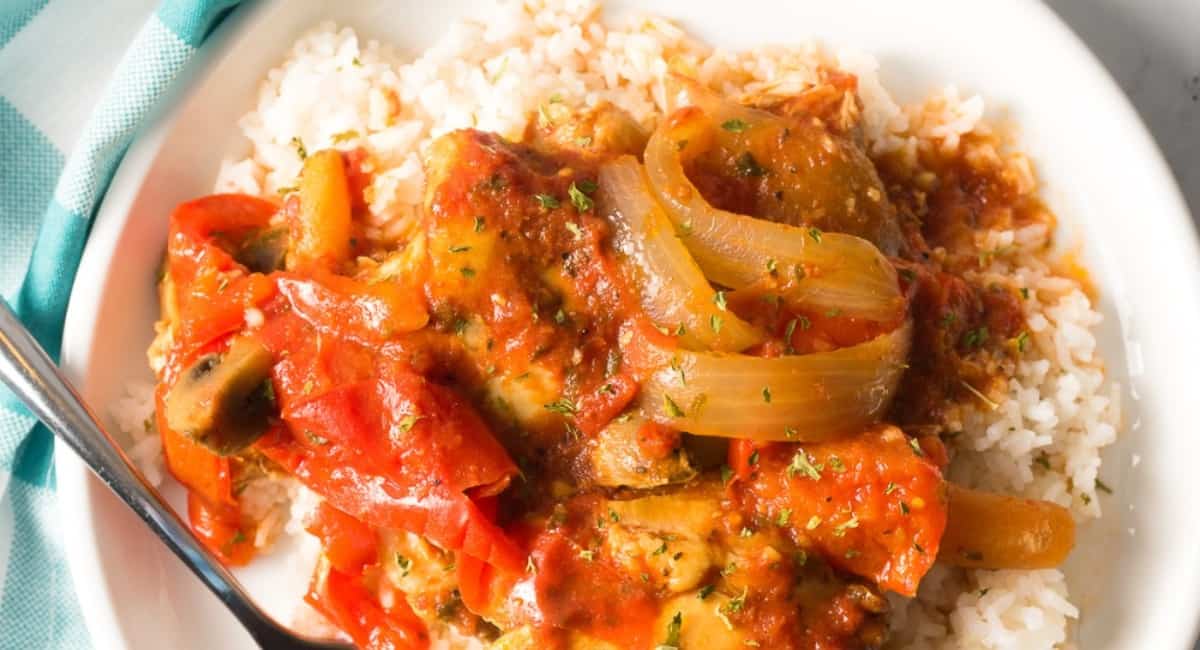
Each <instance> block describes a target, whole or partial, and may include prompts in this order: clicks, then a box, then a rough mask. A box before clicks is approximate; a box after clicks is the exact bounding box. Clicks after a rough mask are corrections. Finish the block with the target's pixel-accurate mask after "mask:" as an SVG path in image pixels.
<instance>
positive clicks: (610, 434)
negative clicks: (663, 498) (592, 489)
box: [588, 418, 696, 488]
mask: <svg viewBox="0 0 1200 650" xmlns="http://www.w3.org/2000/svg"><path fill="white" fill-rule="evenodd" d="M646 425H647V421H646V420H644V419H641V418H630V419H627V420H624V421H613V422H611V423H609V425H608V426H606V427H604V428H603V429H601V430H600V433H599V434H598V435H597V436H596V437H595V438H594V439H593V440H592V442H591V443H589V447H588V456H589V458H590V459H591V463H592V479H593V480H594V481H595V483H596V485H602V486H605V487H634V488H651V487H658V486H660V485H667V484H668V483H682V482H684V481H687V480H690V479H692V478H693V477H695V476H696V470H694V469H693V468H692V464H691V461H690V459H689V458H688V454H687V452H686V451H685V450H684V449H682V448H680V449H676V450H675V451H674V452H672V453H670V454H669V455H667V456H652V455H649V454H647V453H646V451H645V449H644V445H643V444H641V441H640V440H639V431H640V430H641V429H642V427H644V426H646ZM650 426H655V425H654V424H652V423H651V424H650Z"/></svg>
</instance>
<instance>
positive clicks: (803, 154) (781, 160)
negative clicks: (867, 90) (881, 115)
mask: <svg viewBox="0 0 1200 650" xmlns="http://www.w3.org/2000/svg"><path fill="white" fill-rule="evenodd" d="M680 83H682V84H684V87H685V88H686V91H687V101H686V103H685V104H684V105H690V106H692V108H685V109H682V110H680V111H678V112H676V113H675V114H674V115H673V116H672V117H671V122H670V125H671V129H672V137H673V138H674V139H675V140H676V142H678V143H680V144H679V146H680V156H681V158H682V160H683V164H684V169H685V171H686V172H687V175H688V177H689V178H690V179H691V181H692V182H693V183H694V184H695V185H696V187H697V188H698V189H699V190H700V192H701V193H702V194H703V195H704V197H705V198H706V199H708V201H709V202H710V203H712V204H713V205H714V206H716V207H718V208H722V209H725V210H729V211H732V212H738V213H741V214H749V215H753V216H756V217H762V218H765V219H770V220H772V221H778V222H781V223H787V224H791V225H795V226H806V227H815V228H819V229H821V230H828V231H831V232H843V233H848V234H851V235H857V236H859V237H862V238H864V239H867V240H868V241H870V242H872V243H874V244H875V245H876V246H878V247H879V249H880V250H882V251H883V252H884V253H885V254H887V255H895V254H896V253H897V252H899V251H900V249H901V247H902V246H903V245H904V240H903V237H902V233H901V229H900V226H899V222H898V220H897V216H896V211H895V209H893V207H892V206H891V204H890V203H889V202H888V199H887V194H886V193H885V191H884V187H883V182H882V181H881V180H880V178H879V174H878V173H877V172H876V170H875V165H874V163H873V162H872V161H871V159H870V157H869V156H868V155H867V152H866V149H865V147H864V145H863V143H862V142H861V140H860V139H859V138H858V137H855V136H856V134H855V132H854V129H849V130H847V129H844V128H842V127H843V126H845V124H843V123H842V122H841V121H838V120H831V121H828V122H827V121H825V120H822V119H821V118H820V117H817V116H815V115H809V114H803V113H797V112H795V111H796V110H797V109H796V106H802V105H803V104H796V105H793V106H790V107H789V111H790V114H787V115H777V114H775V113H770V112H767V111H763V110H758V109H754V108H750V107H746V106H742V105H739V104H735V103H733V102H730V101H727V100H724V99H722V98H720V97H717V96H716V95H714V94H713V93H711V92H710V91H708V90H707V89H705V88H703V87H701V86H700V85H699V84H697V83H695V82H693V81H690V80H681V81H680ZM846 119H847V120H850V119H852V118H846ZM831 123H832V124H835V126H831Z"/></svg>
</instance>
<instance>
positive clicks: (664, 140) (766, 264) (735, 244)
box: [645, 109, 904, 322]
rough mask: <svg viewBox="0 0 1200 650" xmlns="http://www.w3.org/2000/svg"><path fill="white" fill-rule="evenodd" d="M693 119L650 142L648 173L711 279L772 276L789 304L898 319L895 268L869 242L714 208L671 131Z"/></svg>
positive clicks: (733, 283) (683, 117) (724, 281)
mask: <svg viewBox="0 0 1200 650" xmlns="http://www.w3.org/2000/svg"><path fill="white" fill-rule="evenodd" d="M745 110H747V111H749V110H751V109H745ZM696 117H699V116H698V115H697V116H696ZM676 118H678V119H676ZM687 119H688V114H686V113H677V114H676V115H675V116H672V118H668V119H667V120H665V121H664V123H663V125H662V126H660V127H659V129H658V130H657V131H655V132H654V135H652V136H651V137H650V142H649V143H648V144H647V146H646V155H645V159H646V173H647V177H648V178H649V180H650V186H651V188H652V189H653V190H654V193H655V195H656V196H657V197H658V199H659V201H660V202H661V203H662V205H663V207H664V208H665V213H666V215H667V217H668V218H669V219H670V220H671V221H672V222H673V223H674V224H675V228H676V231H677V232H678V233H679V235H680V237H681V239H682V240H683V242H684V245H685V246H686V247H687V249H688V250H689V251H691V253H692V256H693V258H694V259H695V261H696V263H697V264H698V265H699V266H700V268H701V269H702V270H703V272H704V274H705V275H706V276H707V277H708V278H709V279H710V280H712V281H713V282H716V283H718V284H721V285H724V286H727V287H730V288H733V289H742V288H745V287H749V286H751V285H753V284H755V283H757V282H759V281H761V280H763V279H764V278H766V277H768V275H769V274H770V273H772V272H773V273H774V274H776V275H778V277H779V278H780V282H779V290H780V292H781V294H782V295H783V297H784V299H785V300H787V301H788V302H789V304H794V305H804V306H808V307H812V308H816V309H822V310H824V309H838V310H841V312H842V313H844V314H846V315H847V316H856V317H860V318H866V319H870V320H876V321H880V322H886V321H891V320H895V319H897V317H898V316H899V314H900V313H902V310H903V307H904V300H903V297H902V296H901V294H900V287H899V284H898V282H897V279H896V270H895V268H893V267H892V265H891V264H890V263H889V262H888V260H887V258H885V257H884V256H883V254H882V253H880V252H879V249H877V248H875V246H874V245H873V244H871V243H870V242H868V241H866V240H864V239H861V238H859V237H855V236H852V235H846V234H841V233H828V232H827V233H822V232H820V231H816V230H814V229H808V228H798V227H795V226H790V225H786V224H781V223H775V222H771V221H767V220H764V219H755V218H753V217H749V216H746V215H741V214H735V213H733V212H727V211H725V210H719V209H717V208H714V207H713V206H712V205H710V204H709V203H708V201H707V200H705V199H704V197H703V196H702V195H701V194H700V191H699V190H698V189H696V187H695V185H693V184H692V182H691V180H689V179H688V177H687V174H685V173H684V169H683V163H682V161H681V159H680V152H679V145H678V142H680V141H681V140H680V139H679V138H677V137H675V136H676V135H677V134H673V133H672V130H673V129H675V128H678V127H679V126H680V125H679V122H680V121H684V122H686V121H687ZM673 123H675V124H673ZM692 131H693V132H694V131H695V129H693V130H692ZM693 144H694V145H698V144H699V143H693Z"/></svg>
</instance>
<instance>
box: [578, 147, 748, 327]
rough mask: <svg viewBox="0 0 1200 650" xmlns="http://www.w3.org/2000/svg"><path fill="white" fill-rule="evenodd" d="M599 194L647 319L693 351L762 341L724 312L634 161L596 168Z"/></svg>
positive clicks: (625, 158) (626, 158)
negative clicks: (634, 279)
mask: <svg viewBox="0 0 1200 650" xmlns="http://www.w3.org/2000/svg"><path fill="white" fill-rule="evenodd" d="M599 186H600V189H599V193H598V194H597V199H598V200H599V208H600V210H601V213H602V214H605V215H607V216H608V219H609V220H610V221H611V222H612V224H613V226H614V229H615V237H614V239H615V242H614V243H615V245H616V248H617V250H618V251H619V252H621V253H622V254H623V259H622V262H623V263H624V264H626V265H628V266H631V267H633V268H632V270H633V271H634V275H635V277H636V280H637V283H638V285H639V286H638V295H639V296H640V298H641V303H642V308H643V309H645V311H646V314H647V315H649V316H650V318H651V319H652V320H653V321H654V322H655V323H657V324H658V325H659V326H661V327H665V328H667V329H668V330H670V331H671V332H678V333H679V337H680V342H681V343H682V344H683V346H684V347H687V348H690V349H695V350H705V349H708V350H722V351H738V350H744V349H746V348H748V347H750V346H751V345H754V344H755V343H759V342H761V341H762V340H763V334H762V332H760V331H758V330H757V329H756V328H755V327H754V326H752V325H750V324H749V323H746V322H745V321H743V320H742V319H740V318H738V317H737V316H736V315H735V314H734V313H733V312H731V311H727V310H726V309H725V303H724V297H723V296H721V297H718V296H717V293H716V292H715V291H713V288H712V286H711V285H709V283H708V280H707V279H705V277H704V273H703V272H702V271H701V270H700V267H698V266H697V265H696V262H695V261H694V260H693V259H692V256H691V254H690V253H688V249H687V248H686V247H685V246H684V245H683V242H681V241H680V240H679V237H678V236H677V235H676V234H675V228H674V227H673V226H672V225H671V221H670V220H669V219H667V216H666V215H665V214H664V213H663V209H662V207H661V206H660V205H659V204H658V201H657V200H655V198H654V196H653V195H652V194H651V193H650V187H649V185H648V184H647V182H646V177H645V173H644V172H643V171H642V167H641V165H639V164H638V162H637V160H636V159H634V158H633V157H632V156H623V157H621V158H619V159H617V160H615V161H612V162H609V163H607V164H605V165H604V166H603V167H601V168H600V183H599Z"/></svg>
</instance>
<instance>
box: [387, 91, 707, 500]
mask: <svg viewBox="0 0 1200 650" xmlns="http://www.w3.org/2000/svg"><path fill="white" fill-rule="evenodd" d="M613 110H615V109H613ZM597 119H598V120H599V118H597ZM427 175H428V180H429V182H428V185H427V190H426V192H427V193H426V197H425V203H426V210H425V215H424V222H423V232H422V233H421V235H420V240H421V242H420V244H419V245H420V246H421V247H422V250H423V253H422V258H421V259H422V264H421V266H420V268H413V269H411V270H410V271H409V272H410V273H413V274H420V276H421V277H423V278H424V290H425V294H426V298H427V299H428V303H429V307H430V312H431V313H432V314H433V321H434V323H435V326H436V327H437V328H438V329H440V330H441V331H442V332H444V333H446V334H449V335H452V346H451V347H452V349H453V350H454V353H453V354H448V355H447V357H448V358H447V360H446V365H447V366H448V368H447V372H448V373H450V374H453V375H454V377H455V379H456V381H458V382H459V383H461V384H464V385H466V386H467V387H468V389H469V390H471V391H473V392H474V393H475V394H476V395H478V396H480V397H481V398H482V400H481V401H482V402H483V403H484V405H485V407H486V408H487V410H488V411H489V414H490V415H491V416H492V417H493V420H494V421H496V422H498V423H500V424H501V426H499V427H498V428H499V429H500V430H501V435H503V436H506V438H505V443H506V445H507V446H508V447H509V449H510V450H513V451H514V452H515V455H517V456H519V457H530V458H536V459H537V461H538V462H539V464H540V465H539V466H540V467H541V468H542V470H544V471H540V472H538V474H539V475H541V476H544V477H550V478H565V479H566V480H567V481H568V482H570V483H587V482H591V481H593V480H595V481H597V482H599V483H601V484H603V485H639V486H648V485H661V484H664V483H666V482H668V481H671V480H681V479H686V478H688V477H689V476H691V475H692V472H691V470H690V468H689V466H688V464H687V460H686V458H685V457H684V456H682V455H681V454H679V453H675V449H674V448H671V449H666V450H665V453H662V454H660V455H654V456H653V457H646V458H644V459H643V457H644V456H646V455H645V454H641V453H639V452H640V450H639V449H634V448H633V447H632V446H634V445H637V443H638V441H637V440H636V439H635V438H634V437H629V436H626V437H624V438H622V437H621V436H619V435H618V436H616V438H617V439H619V440H617V442H620V444H619V445H615V446H610V445H598V444H596V442H595V440H596V439H597V438H598V437H603V436H610V437H611V436H612V435H613V434H618V433H620V434H622V435H624V434H626V433H628V434H633V433H636V432H629V431H623V430H622V431H617V430H615V429H611V428H608V429H606V427H608V426H609V425H610V423H611V422H612V421H613V419H614V418H615V417H616V416H618V415H621V414H622V413H623V412H625V411H626V409H627V407H628V406H629V405H630V403H631V402H632V400H633V399H634V398H635V397H636V392H637V386H638V384H639V383H640V382H639V381H638V380H637V378H636V377H635V376H634V374H633V373H634V372H635V369H634V368H633V367H632V364H627V363H623V361H622V354H623V353H622V348H623V347H624V345H625V343H623V342H622V336H621V333H622V331H626V332H628V331H630V328H631V327H635V325H636V324H637V323H639V322H642V321H643V320H644V316H642V311H641V309H640V306H639V304H638V302H637V300H636V294H635V293H634V292H632V291H630V290H629V289H628V288H627V286H626V284H625V280H624V278H623V276H622V275H621V273H620V271H619V268H618V265H617V262H616V260H615V259H614V257H613V255H614V251H613V250H612V247H611V246H610V245H609V240H610V226H609V223H608V221H607V220H605V219H604V218H603V217H601V216H598V215H597V214H596V209H595V204H594V202H593V199H592V197H591V196H590V195H589V193H594V192H595V181H596V174H595V164H594V163H593V162H589V161H588V160H585V159H581V158H579V157H578V156H577V155H575V154H572V153H570V152H562V151H558V152H551V151H548V150H547V151H541V150H536V149H534V148H531V147H528V146H525V145H518V144H513V143H510V142H506V141H504V140H503V139H501V138H499V137H497V136H495V135H491V134H485V133H481V132H478V131H458V132H454V133H450V134H447V135H445V136H443V137H441V138H439V139H438V140H437V141H435V142H434V143H433V145H432V146H431V148H430V153H429V158H428V161H427ZM639 319H641V320H639ZM645 327H647V328H648V327H649V325H648V322H647V324H646V325H645ZM624 340H625V341H629V340H630V339H629V337H628V336H626V337H625V339H624ZM600 449H605V451H604V452H601V451H600ZM618 450H619V453H618V454H617V455H611V452H614V451H618ZM605 453H608V454H610V455H608V456H605V457H599V456H597V454H605ZM622 454H623V455H622ZM618 456H620V457H618ZM635 456H636V457H637V458H633V457H635ZM631 461H643V462H631ZM564 475H565V476H564Z"/></svg>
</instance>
